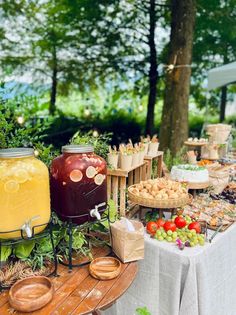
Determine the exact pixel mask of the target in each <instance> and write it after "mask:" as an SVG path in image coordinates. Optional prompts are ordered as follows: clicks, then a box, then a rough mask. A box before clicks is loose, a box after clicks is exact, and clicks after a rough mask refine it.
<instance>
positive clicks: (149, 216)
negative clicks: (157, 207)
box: [144, 211, 159, 222]
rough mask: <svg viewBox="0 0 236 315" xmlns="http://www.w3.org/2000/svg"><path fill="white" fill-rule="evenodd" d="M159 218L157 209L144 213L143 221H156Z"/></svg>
mask: <svg viewBox="0 0 236 315" xmlns="http://www.w3.org/2000/svg"><path fill="white" fill-rule="evenodd" d="M158 218H159V214H158V212H157V211H148V212H146V214H145V218H144V219H145V221H146V222H149V221H156V220H157V219H158Z"/></svg>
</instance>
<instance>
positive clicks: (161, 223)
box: [156, 218, 166, 227]
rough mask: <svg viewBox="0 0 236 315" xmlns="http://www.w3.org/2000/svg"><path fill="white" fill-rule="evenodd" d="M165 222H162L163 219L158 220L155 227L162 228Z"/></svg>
mask: <svg viewBox="0 0 236 315" xmlns="http://www.w3.org/2000/svg"><path fill="white" fill-rule="evenodd" d="M165 222H166V221H165V220H163V219H161V218H160V219H158V220H157V221H156V223H157V225H158V226H159V227H163V226H164V224H165Z"/></svg>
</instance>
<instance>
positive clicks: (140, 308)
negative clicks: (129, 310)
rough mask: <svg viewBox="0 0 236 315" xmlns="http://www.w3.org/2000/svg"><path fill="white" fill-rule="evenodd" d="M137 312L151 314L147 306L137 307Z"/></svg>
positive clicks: (144, 314)
mask: <svg viewBox="0 0 236 315" xmlns="http://www.w3.org/2000/svg"><path fill="white" fill-rule="evenodd" d="M136 314H137V315H151V313H150V312H149V310H148V309H147V307H146V306H145V307H139V308H137V309H136Z"/></svg>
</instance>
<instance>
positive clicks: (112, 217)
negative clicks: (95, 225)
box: [100, 199, 118, 229]
mask: <svg viewBox="0 0 236 315" xmlns="http://www.w3.org/2000/svg"><path fill="white" fill-rule="evenodd" d="M107 204H108V207H109V210H108V209H107V210H106V211H105V212H104V214H103V218H104V217H106V216H108V214H109V221H110V222H112V223H113V222H115V221H116V220H117V219H118V211H117V207H116V204H115V202H114V200H112V199H110V200H108V203H107ZM100 224H102V225H103V226H104V227H105V228H106V229H108V228H109V222H108V220H105V221H101V223H100Z"/></svg>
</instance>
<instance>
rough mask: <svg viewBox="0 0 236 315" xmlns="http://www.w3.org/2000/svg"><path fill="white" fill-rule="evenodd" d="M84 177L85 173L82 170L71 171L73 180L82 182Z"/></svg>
mask: <svg viewBox="0 0 236 315" xmlns="http://www.w3.org/2000/svg"><path fill="white" fill-rule="evenodd" d="M82 178H83V173H82V172H81V171H80V170H73V171H71V172H70V179H71V180H72V182H75V183H77V182H80V181H81V179H82Z"/></svg>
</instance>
